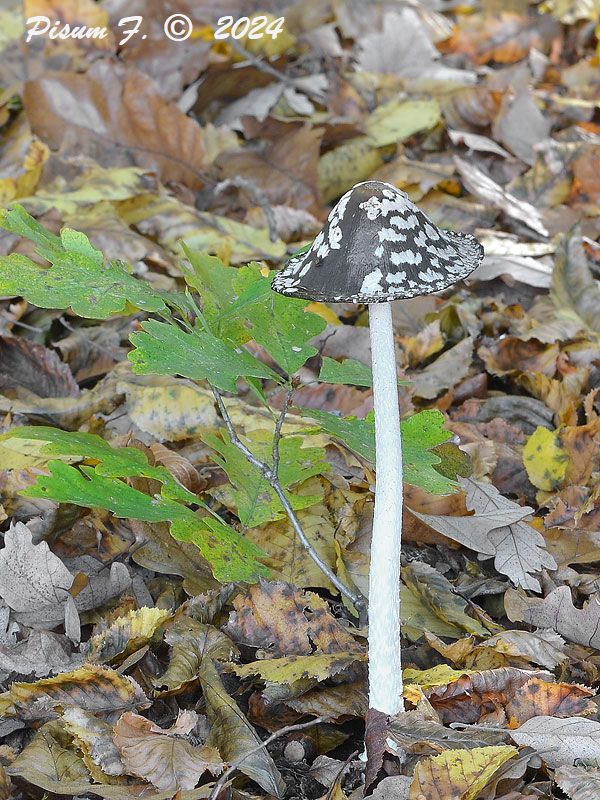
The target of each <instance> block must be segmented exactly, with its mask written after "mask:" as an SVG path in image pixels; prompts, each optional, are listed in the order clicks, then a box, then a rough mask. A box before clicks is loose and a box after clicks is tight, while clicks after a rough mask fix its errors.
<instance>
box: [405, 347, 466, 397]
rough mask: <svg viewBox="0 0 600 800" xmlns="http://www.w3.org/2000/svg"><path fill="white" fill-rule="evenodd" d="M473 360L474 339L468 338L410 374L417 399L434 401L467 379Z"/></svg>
mask: <svg viewBox="0 0 600 800" xmlns="http://www.w3.org/2000/svg"><path fill="white" fill-rule="evenodd" d="M472 358H473V339H472V338H471V337H470V336H467V337H466V339H463V340H462V341H461V342H459V343H458V344H456V345H454V347H451V348H450V350H447V351H446V352H445V353H442V355H441V356H438V357H437V358H436V359H435V361H433V362H432V363H431V364H429V365H428V366H426V367H425V368H424V369H420V370H418V371H416V372H412V373H408V375H407V377H408V378H409V380H410V385H411V386H412V387H413V390H414V395H415V396H416V397H423V398H425V399H429V400H431V399H433V398H434V397H437V396H438V394H439V393H440V392H441V391H443V390H444V389H450V388H452V387H453V386H456V384H457V383H460V381H461V380H462V379H463V378H464V377H466V375H467V374H468V372H469V369H470V368H471V360H472Z"/></svg>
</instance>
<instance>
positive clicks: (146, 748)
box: [114, 711, 223, 790]
mask: <svg viewBox="0 0 600 800" xmlns="http://www.w3.org/2000/svg"><path fill="white" fill-rule="evenodd" d="M195 724H196V714H195V712H193V711H180V712H179V716H178V717H177V720H176V722H175V723H174V724H173V725H172V727H170V728H166V729H165V728H161V727H159V726H158V725H156V724H154V723H153V722H151V721H150V720H149V719H146V718H145V717H141V716H140V715H139V714H133V713H131V712H130V711H128V712H126V713H125V714H123V716H122V717H121V718H120V719H119V721H118V722H117V724H116V725H115V730H114V743H115V745H116V747H117V748H118V750H119V752H120V754H121V759H122V761H123V765H124V767H125V770H126V771H127V772H128V773H129V774H131V775H137V777H139V778H143V779H144V780H147V781H149V782H150V783H152V784H153V785H154V786H156V788H157V789H173V790H179V789H193V788H194V786H196V784H197V783H198V781H199V780H200V778H201V777H202V774H203V773H204V772H206V771H207V770H208V771H209V772H211V773H212V774H213V775H218V773H219V772H221V770H222V769H223V762H222V761H221V757H220V756H219V752H218V750H216V749H215V748H214V747H207V746H202V747H197V746H194V745H192V744H191V743H190V742H189V741H188V740H187V739H185V738H184V737H185V736H186V735H187V734H189V732H190V731H191V729H192V728H193V727H194V725H195Z"/></svg>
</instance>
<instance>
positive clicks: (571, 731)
mask: <svg viewBox="0 0 600 800" xmlns="http://www.w3.org/2000/svg"><path fill="white" fill-rule="evenodd" d="M510 735H511V737H512V738H513V739H514V741H515V742H516V743H517V744H519V745H525V746H526V747H533V749H534V750H536V751H537V752H538V753H539V754H540V756H541V757H542V758H543V759H544V761H545V762H546V763H547V764H548V766H550V767H555V768H556V767H562V766H573V764H575V762H578V761H583V762H585V763H586V764H589V765H590V766H598V765H599V764H600V722H596V720H592V719H586V718H585V717H567V718H566V719H557V718H556V717H548V716H540V717H532V718H531V719H529V720H527V722H525V723H523V725H521V727H520V728H517V730H515V731H511V732H510Z"/></svg>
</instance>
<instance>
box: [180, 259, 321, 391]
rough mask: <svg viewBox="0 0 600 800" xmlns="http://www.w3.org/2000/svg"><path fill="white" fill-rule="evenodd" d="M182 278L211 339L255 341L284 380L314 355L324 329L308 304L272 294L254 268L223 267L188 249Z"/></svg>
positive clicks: (268, 281) (267, 278) (257, 267)
mask: <svg viewBox="0 0 600 800" xmlns="http://www.w3.org/2000/svg"><path fill="white" fill-rule="evenodd" d="M186 255H187V257H188V260H189V262H190V265H191V267H190V269H188V270H187V271H186V273H185V279H186V281H187V283H188V285H189V286H192V287H193V288H194V289H196V291H197V292H198V293H199V294H200V297H201V300H202V306H203V311H204V315H205V318H206V321H207V324H208V326H209V328H210V330H211V331H212V332H213V334H214V335H215V336H218V337H219V338H220V339H224V340H226V341H231V342H236V343H240V344H241V343H244V342H246V341H248V340H249V339H254V341H255V342H257V343H258V344H260V345H261V346H262V347H264V348H265V350H266V351H267V352H268V353H269V355H270V356H271V357H272V358H273V360H274V361H275V362H276V363H277V364H278V365H279V366H280V367H281V369H282V370H283V371H284V372H286V373H287V374H288V375H291V374H293V373H294V372H296V371H297V370H299V369H300V367H301V366H303V364H305V363H306V361H307V360H308V359H309V358H310V357H311V356H314V355H316V353H317V352H318V351H317V349H316V348H315V347H312V346H311V345H310V344H309V342H310V340H311V339H312V338H313V337H315V336H317V335H318V334H319V333H321V332H322V331H323V330H324V329H325V326H326V322H325V320H324V319H323V318H322V317H320V316H319V315H318V314H313V313H312V312H310V311H307V306H309V305H310V303H309V302H308V301H307V300H298V299H295V298H290V297H283V296H282V295H280V294H277V292H274V291H273V290H272V289H271V280H272V277H273V274H272V273H269V275H267V276H265V275H263V274H262V271H261V266H260V264H257V263H251V264H248V265H247V266H245V267H240V268H233V267H226V266H225V265H224V264H223V263H222V261H221V260H220V259H219V258H216V257H215V256H210V255H208V254H206V253H191V252H189V251H187V250H186Z"/></svg>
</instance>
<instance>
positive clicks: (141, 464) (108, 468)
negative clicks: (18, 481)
mask: <svg viewBox="0 0 600 800" xmlns="http://www.w3.org/2000/svg"><path fill="white" fill-rule="evenodd" d="M15 440H18V441H19V442H20V441H23V443H24V444H25V442H26V443H27V444H26V445H25V447H30V446H31V444H32V442H35V443H36V444H38V447H37V449H36V453H35V455H36V463H39V460H40V456H44V455H45V456H47V461H50V460H51V459H57V458H63V457H65V458H68V459H69V460H85V461H90V460H91V461H97V462H98V464H97V465H96V466H95V472H96V473H97V474H98V475H103V476H105V477H108V478H133V477H143V478H152V479H154V480H157V481H160V482H161V483H162V484H163V490H162V494H163V496H164V497H167V498H171V499H173V500H175V499H176V500H183V501H184V502H188V503H196V502H198V498H197V497H196V495H195V494H193V493H192V492H190V491H188V490H187V489H186V488H185V487H184V486H182V485H181V484H180V483H179V482H178V481H176V480H175V478H174V477H173V475H172V474H171V473H170V472H169V470H168V469H166V467H162V466H159V467H152V466H150V464H148V459H147V457H146V454H145V453H143V452H142V451H141V450H138V449H137V447H113V446H112V445H110V444H109V443H108V442H107V441H105V440H104V439H102V438H101V437H100V436H97V435H96V434H95V433H83V432H80V431H63V430H61V429H60V428H52V427H49V426H46V425H23V426H21V427H19V428H12V429H11V430H9V431H8V432H7V433H4V434H2V435H1V436H0V442H3V443H4V455H5V459H4V463H3V467H4V468H6V469H12V468H14V467H15V466H18V464H17V462H15V464H11V463H10V452H11V449H13V450H14V452H15V454H16V455H17V456H18V457H19V458H22V454H23V448H22V447H20V446H19V444H18V442H17V441H15ZM11 443H12V448H11Z"/></svg>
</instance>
